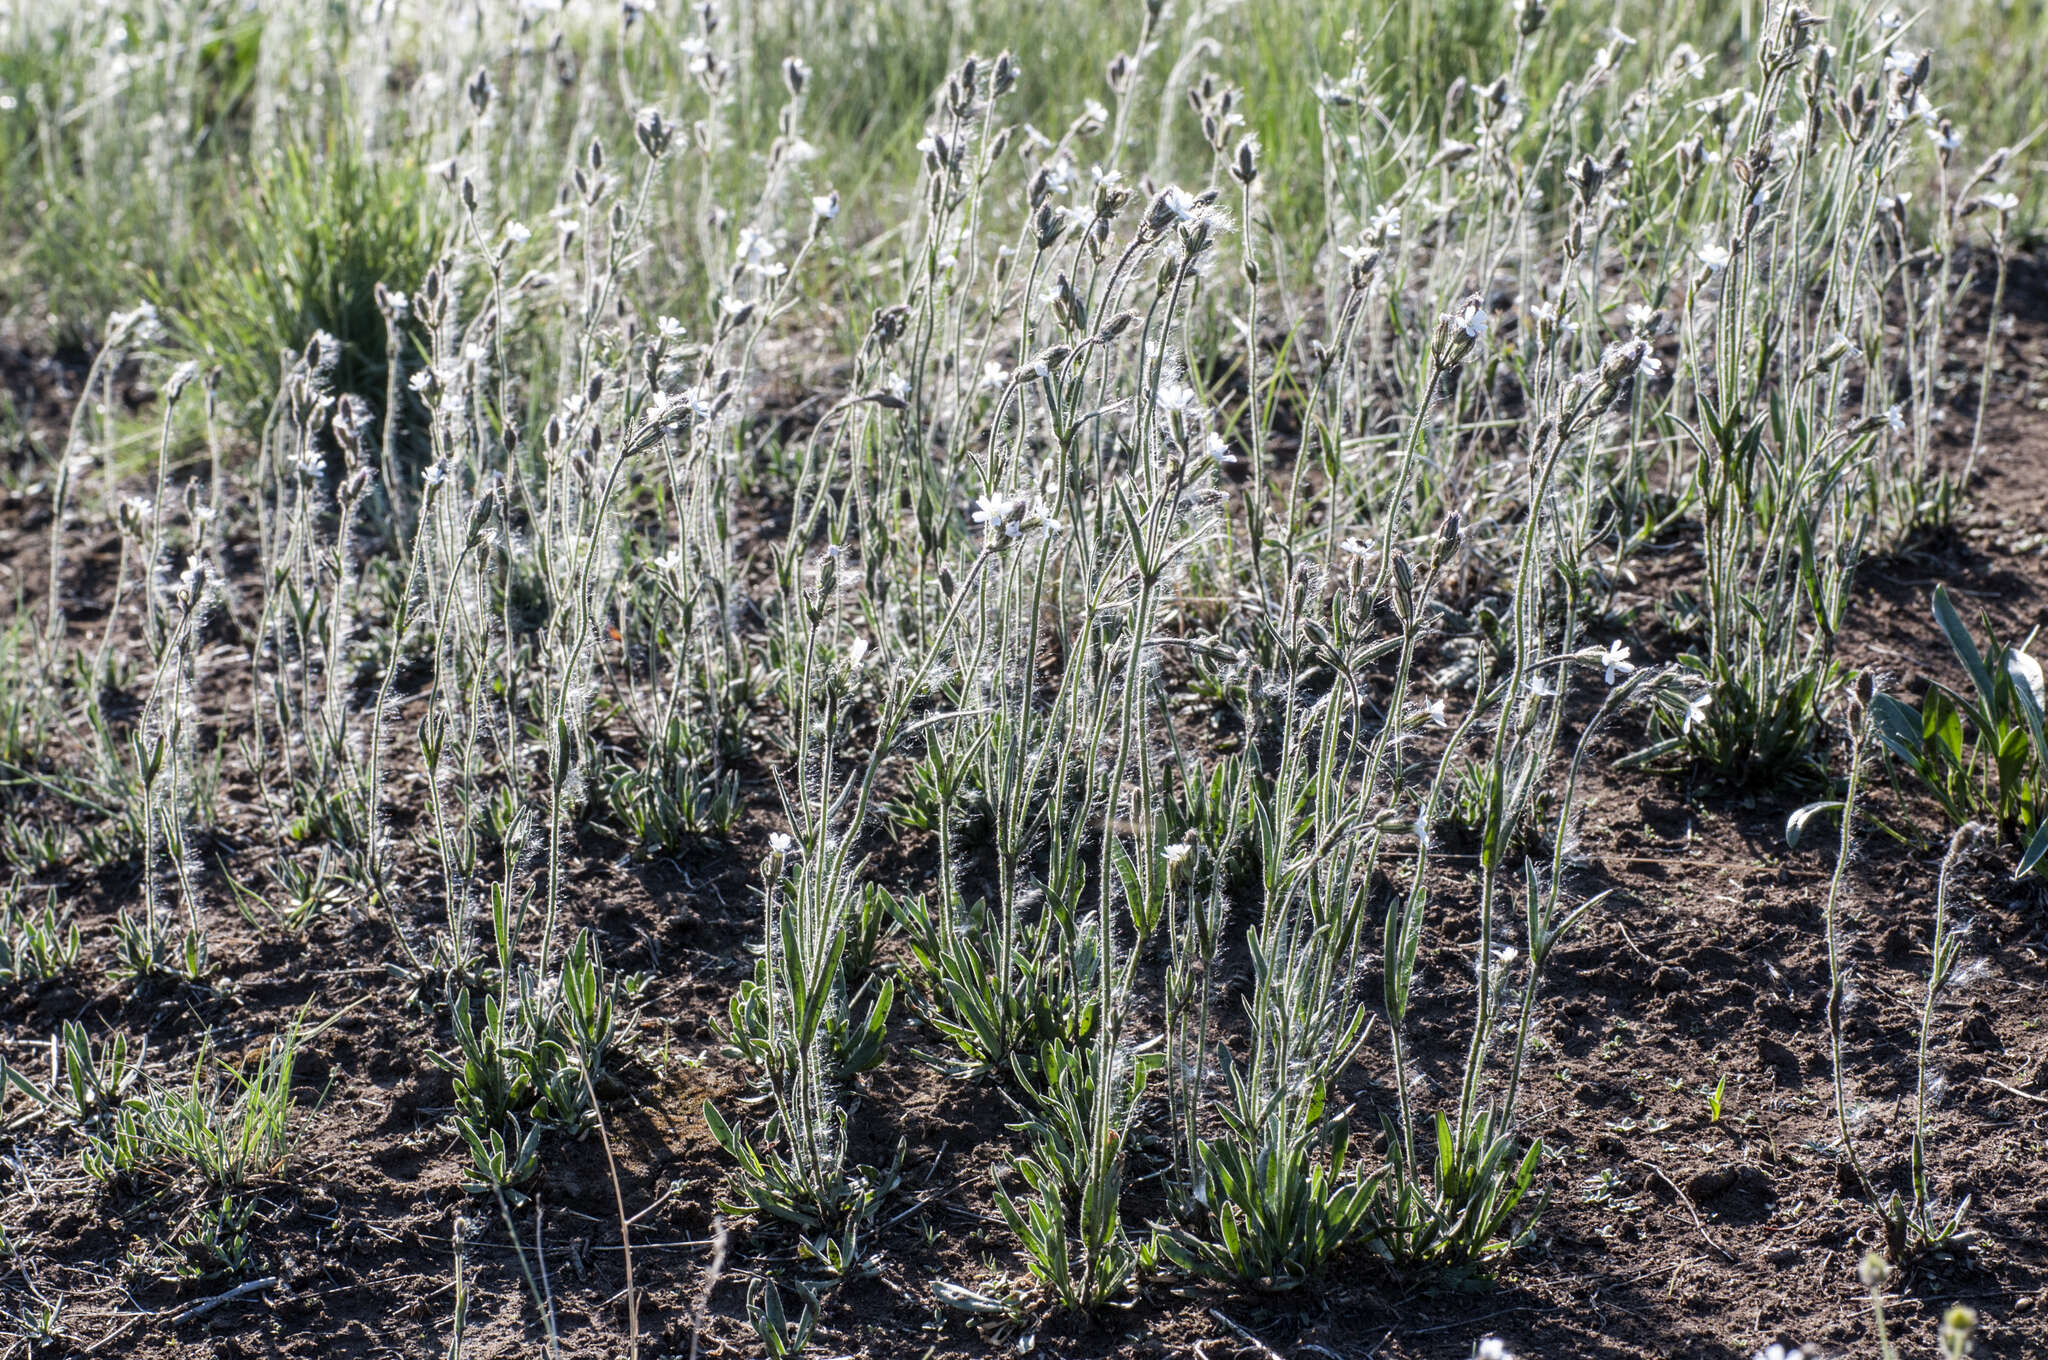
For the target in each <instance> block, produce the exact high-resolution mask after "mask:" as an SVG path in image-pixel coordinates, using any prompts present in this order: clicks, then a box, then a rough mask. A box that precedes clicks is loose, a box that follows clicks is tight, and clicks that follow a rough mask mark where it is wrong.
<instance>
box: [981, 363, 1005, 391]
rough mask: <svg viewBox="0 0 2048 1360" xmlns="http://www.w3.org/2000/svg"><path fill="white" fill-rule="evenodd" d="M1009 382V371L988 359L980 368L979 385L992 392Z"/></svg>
mask: <svg viewBox="0 0 2048 1360" xmlns="http://www.w3.org/2000/svg"><path fill="white" fill-rule="evenodd" d="M1009 380H1010V370H1008V369H1007V368H1004V367H1003V366H1002V365H1001V364H999V363H997V362H996V361H995V360H993V359H990V360H989V361H988V362H987V363H984V364H983V365H982V366H981V385H982V386H983V387H986V388H988V389H990V390H991V391H993V390H994V389H996V388H999V387H1001V386H1002V385H1003V384H1004V383H1006V382H1008V381H1009Z"/></svg>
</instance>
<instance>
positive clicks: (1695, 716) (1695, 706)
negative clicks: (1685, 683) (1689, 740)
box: [1680, 691, 1714, 732]
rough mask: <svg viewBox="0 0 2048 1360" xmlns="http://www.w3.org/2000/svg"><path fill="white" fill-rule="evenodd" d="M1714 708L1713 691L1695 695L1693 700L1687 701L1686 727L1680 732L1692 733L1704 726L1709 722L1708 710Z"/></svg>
mask: <svg viewBox="0 0 2048 1360" xmlns="http://www.w3.org/2000/svg"><path fill="white" fill-rule="evenodd" d="M1713 706H1714V696H1713V693H1712V692H1711V691H1708V692H1705V693H1701V694H1695V695H1694V696H1693V697H1692V698H1690V699H1687V700H1686V701H1685V726H1684V727H1683V728H1681V729H1680V730H1681V731H1685V732H1690V731H1692V730H1693V728H1695V727H1699V726H1701V725H1702V724H1704V723H1705V722H1706V720H1707V710H1708V709H1709V708H1712V707H1713Z"/></svg>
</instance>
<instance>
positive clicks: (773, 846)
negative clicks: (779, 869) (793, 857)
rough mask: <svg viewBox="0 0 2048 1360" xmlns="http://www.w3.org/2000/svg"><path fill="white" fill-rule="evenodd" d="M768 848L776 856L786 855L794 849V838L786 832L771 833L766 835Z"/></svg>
mask: <svg viewBox="0 0 2048 1360" xmlns="http://www.w3.org/2000/svg"><path fill="white" fill-rule="evenodd" d="M768 848H769V849H770V850H773V851H774V852H775V853H776V854H778V855H787V854H789V853H790V852H791V851H793V850H795V849H796V838H795V837H794V836H791V835H789V834H788V833H787V832H782V831H771V832H769V833H768Z"/></svg>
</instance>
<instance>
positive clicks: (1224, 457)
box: [1202, 430, 1237, 465]
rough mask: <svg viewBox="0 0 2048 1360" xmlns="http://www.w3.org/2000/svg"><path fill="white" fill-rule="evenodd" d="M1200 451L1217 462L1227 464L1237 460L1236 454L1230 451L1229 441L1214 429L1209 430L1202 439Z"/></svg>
mask: <svg viewBox="0 0 2048 1360" xmlns="http://www.w3.org/2000/svg"><path fill="white" fill-rule="evenodd" d="M1202 452H1204V453H1206V454H1208V455H1209V456H1210V457H1211V458H1213V459H1215V460H1216V461H1217V463H1219V464H1225V465H1227V464H1230V463H1235V462H1236V461H1237V455H1236V454H1234V453H1232V452H1231V451H1230V441H1229V440H1227V439H1225V438H1224V437H1223V436H1222V435H1220V434H1218V433H1216V432H1215V431H1214V430H1211V431H1209V435H1208V437H1207V438H1206V439H1204V440H1203V441H1202Z"/></svg>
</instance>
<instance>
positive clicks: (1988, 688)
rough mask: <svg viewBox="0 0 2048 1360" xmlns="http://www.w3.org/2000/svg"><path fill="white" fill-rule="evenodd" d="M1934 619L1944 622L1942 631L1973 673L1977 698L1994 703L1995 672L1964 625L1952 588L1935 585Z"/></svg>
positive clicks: (1971, 681)
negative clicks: (1951, 592) (1992, 672)
mask: <svg viewBox="0 0 2048 1360" xmlns="http://www.w3.org/2000/svg"><path fill="white" fill-rule="evenodd" d="M1934 621H1935V622H1936V623H1937V624H1939V625H1941V631H1942V632H1943V633H1945V634H1947V635H1948V645H1949V647H1950V649H1951V650H1953V651H1954V652H1955V654H1956V659H1957V660H1959V661H1961V662H1962V663H1963V669H1964V670H1966V671H1968V672H1969V673H1970V683H1971V684H1972V685H1974V686H1976V688H1977V697H1978V699H1979V700H1980V702H1982V703H1983V704H1984V705H1985V706H1986V707H1987V708H1988V706H1989V705H1990V704H1991V703H1992V702H1993V700H1992V694H1993V688H1992V683H1991V672H1990V671H1989V670H1988V669H1986V668H1985V665H1984V658H1983V656H1982V655H1981V654H1979V652H1978V651H1977V643H1976V641H1975V640H1974V639H1972V638H1971V636H1970V630H1969V629H1968V628H1966V627H1964V626H1963V619H1962V616H1961V615H1960V614H1958V613H1956V607H1955V605H1953V604H1952V603H1950V602H1949V598H1948V587H1947V586H1945V585H1941V586H1936V587H1935V588H1934Z"/></svg>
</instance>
